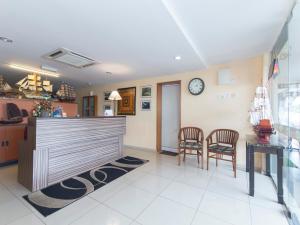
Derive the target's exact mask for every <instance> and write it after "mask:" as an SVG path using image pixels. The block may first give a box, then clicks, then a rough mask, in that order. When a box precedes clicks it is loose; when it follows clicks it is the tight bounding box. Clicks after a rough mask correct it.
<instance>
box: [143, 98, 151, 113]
mask: <svg viewBox="0 0 300 225" xmlns="http://www.w3.org/2000/svg"><path fill="white" fill-rule="evenodd" d="M141 109H142V111H151V100H141Z"/></svg>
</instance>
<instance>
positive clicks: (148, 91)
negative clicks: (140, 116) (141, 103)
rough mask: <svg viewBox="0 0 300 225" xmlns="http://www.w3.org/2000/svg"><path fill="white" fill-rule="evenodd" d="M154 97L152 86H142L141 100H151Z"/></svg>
mask: <svg viewBox="0 0 300 225" xmlns="http://www.w3.org/2000/svg"><path fill="white" fill-rule="evenodd" d="M151 97H152V86H151V85H148V86H142V87H141V98H151Z"/></svg>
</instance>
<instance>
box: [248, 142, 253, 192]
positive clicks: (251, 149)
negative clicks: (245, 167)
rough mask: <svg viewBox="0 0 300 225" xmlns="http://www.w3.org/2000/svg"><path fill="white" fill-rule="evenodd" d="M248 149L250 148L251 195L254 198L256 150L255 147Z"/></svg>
mask: <svg viewBox="0 0 300 225" xmlns="http://www.w3.org/2000/svg"><path fill="white" fill-rule="evenodd" d="M248 148H249V158H250V165H249V166H250V168H249V195H250V196H254V148H253V146H248Z"/></svg>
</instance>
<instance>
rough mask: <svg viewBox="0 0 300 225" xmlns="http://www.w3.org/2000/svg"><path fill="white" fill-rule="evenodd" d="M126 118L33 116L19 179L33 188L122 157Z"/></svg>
mask: <svg viewBox="0 0 300 225" xmlns="http://www.w3.org/2000/svg"><path fill="white" fill-rule="evenodd" d="M125 130H126V118H125V117H94V118H30V119H29V121H28V128H27V139H26V140H25V141H24V143H23V144H22V145H21V147H20V150H19V168H18V181H19V182H20V183H21V184H23V185H24V186H25V187H26V188H28V189H29V190H31V191H36V190H39V189H41V188H44V187H47V186H49V185H51V184H54V183H57V182H59V181H62V180H65V179H67V178H70V177H73V176H75V175H78V174H80V173H83V172H85V171H88V170H90V169H92V168H95V167H97V166H100V165H102V164H105V163H107V162H109V161H112V160H114V159H116V158H119V157H121V156H122V148H123V135H124V134H125Z"/></svg>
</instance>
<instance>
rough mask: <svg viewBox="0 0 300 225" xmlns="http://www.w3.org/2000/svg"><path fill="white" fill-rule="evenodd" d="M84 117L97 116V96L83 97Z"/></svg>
mask: <svg viewBox="0 0 300 225" xmlns="http://www.w3.org/2000/svg"><path fill="white" fill-rule="evenodd" d="M82 116H83V117H93V116H97V96H84V97H82Z"/></svg>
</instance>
